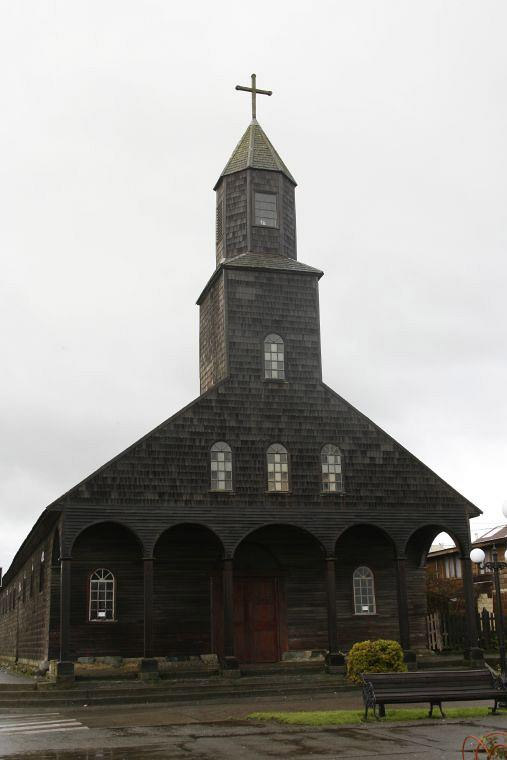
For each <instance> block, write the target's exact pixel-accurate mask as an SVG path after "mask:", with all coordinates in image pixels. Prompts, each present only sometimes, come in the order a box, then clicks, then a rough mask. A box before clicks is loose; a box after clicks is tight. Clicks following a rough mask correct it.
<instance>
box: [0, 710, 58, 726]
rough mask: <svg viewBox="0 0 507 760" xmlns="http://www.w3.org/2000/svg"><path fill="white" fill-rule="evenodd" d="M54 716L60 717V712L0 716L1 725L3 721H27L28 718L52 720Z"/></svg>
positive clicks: (4, 714)
mask: <svg viewBox="0 0 507 760" xmlns="http://www.w3.org/2000/svg"><path fill="white" fill-rule="evenodd" d="M52 715H60V713H59V712H45V713H28V714H26V713H7V714H6V713H3V714H0V723H1V722H2V720H17V719H19V720H27V719H28V718H50V717H51V716H52Z"/></svg>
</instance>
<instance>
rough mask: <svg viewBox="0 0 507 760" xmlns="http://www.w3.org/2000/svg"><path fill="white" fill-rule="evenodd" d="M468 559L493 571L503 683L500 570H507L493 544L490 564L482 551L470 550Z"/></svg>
mask: <svg viewBox="0 0 507 760" xmlns="http://www.w3.org/2000/svg"><path fill="white" fill-rule="evenodd" d="M470 559H471V560H472V562H475V563H476V564H478V565H482V566H483V567H485V568H486V569H487V570H492V571H493V577H494V579H495V596H496V610H495V612H496V626H495V627H496V635H497V636H498V649H499V652H500V669H501V673H502V681H503V682H504V683H505V682H506V680H507V667H506V664H505V632H504V629H503V609H502V596H501V594H500V570H505V569H507V562H499V561H498V552H497V549H496V546H495V544H493V547H492V550H491V562H485V561H484V560H485V559H486V555H485V554H484V552H483V550H482V549H479V548H477V549H472V551H471V552H470Z"/></svg>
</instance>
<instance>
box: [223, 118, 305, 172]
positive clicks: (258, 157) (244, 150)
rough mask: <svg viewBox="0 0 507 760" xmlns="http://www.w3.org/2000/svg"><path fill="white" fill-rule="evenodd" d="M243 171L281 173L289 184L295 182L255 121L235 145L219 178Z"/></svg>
mask: <svg viewBox="0 0 507 760" xmlns="http://www.w3.org/2000/svg"><path fill="white" fill-rule="evenodd" d="M243 169H264V170H267V171H273V172H282V174H285V176H286V177H288V179H290V181H291V182H293V183H294V184H296V180H295V179H294V177H293V176H292V174H291V173H290V171H289V170H288V169H287V167H286V166H285V164H284V162H283V161H282V159H281V158H280V156H279V155H278V153H277V152H276V150H275V149H274V147H273V146H272V145H271V143H270V141H269V139H268V137H267V135H266V133H265V132H264V130H263V129H262V127H261V125H260V124H259V122H258V121H257V120H256V119H252V121H251V123H250V124H249V125H248V129H247V130H246V132H245V133H244V135H243V137H242V138H241V140H240V141H239V143H238V144H237V145H236V148H235V149H234V152H233V154H232V156H231V157H230V159H229V160H228V162H227V164H226V166H225V169H224V170H223V172H222V174H221V175H220V177H223V176H224V175H225V174H234V172H239V171H242V170H243Z"/></svg>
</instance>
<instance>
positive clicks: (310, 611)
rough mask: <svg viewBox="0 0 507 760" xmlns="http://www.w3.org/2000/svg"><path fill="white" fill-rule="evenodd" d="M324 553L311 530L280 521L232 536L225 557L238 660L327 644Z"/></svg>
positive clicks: (267, 658) (258, 659) (263, 659)
mask: <svg viewBox="0 0 507 760" xmlns="http://www.w3.org/2000/svg"><path fill="white" fill-rule="evenodd" d="M325 557H326V552H325V548H324V546H323V544H322V542H321V541H320V540H319V539H318V538H317V536H315V535H314V534H313V533H312V532H311V531H309V530H307V529H306V528H304V527H301V526H299V525H294V524H292V523H287V522H285V521H284V522H281V521H273V522H271V523H268V524H263V525H260V526H258V527H256V528H254V529H252V530H250V531H248V532H247V533H246V534H245V535H244V536H243V537H242V538H241V539H240V540H239V541H237V543H236V545H235V546H234V550H233V552H232V560H229V562H231V565H232V571H231V573H232V583H233V593H232V600H231V602H230V603H231V604H232V606H233V610H234V614H233V618H234V654H235V657H236V658H237V659H238V660H239V661H240V662H243V663H260V662H275V661H277V660H280V659H282V658H283V657H284V656H285V655H286V653H288V652H291V653H293V656H294V654H295V653H296V652H298V651H299V652H301V651H302V650H304V651H308V650H316V649H320V650H322V651H326V650H327V649H328V637H327V597H326V581H325V562H324V560H325ZM226 618H227V615H226Z"/></svg>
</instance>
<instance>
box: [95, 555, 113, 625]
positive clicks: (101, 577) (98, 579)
mask: <svg viewBox="0 0 507 760" xmlns="http://www.w3.org/2000/svg"><path fill="white" fill-rule="evenodd" d="M115 592H116V589H115V580H114V575H113V574H112V572H111V571H110V570H106V569H105V568H104V567H101V568H99V569H98V570H95V571H94V572H93V573H92V574H91V575H90V611H89V619H90V620H98V621H107V620H114V619H115V604H116V593H115Z"/></svg>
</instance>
